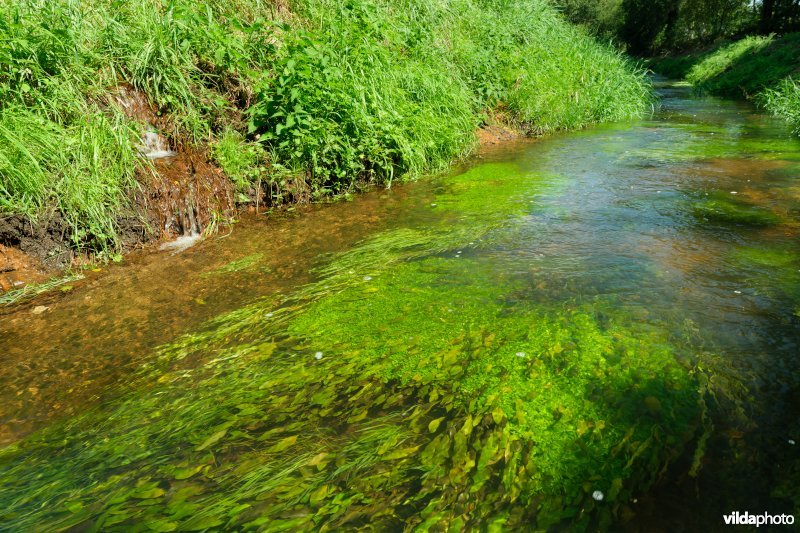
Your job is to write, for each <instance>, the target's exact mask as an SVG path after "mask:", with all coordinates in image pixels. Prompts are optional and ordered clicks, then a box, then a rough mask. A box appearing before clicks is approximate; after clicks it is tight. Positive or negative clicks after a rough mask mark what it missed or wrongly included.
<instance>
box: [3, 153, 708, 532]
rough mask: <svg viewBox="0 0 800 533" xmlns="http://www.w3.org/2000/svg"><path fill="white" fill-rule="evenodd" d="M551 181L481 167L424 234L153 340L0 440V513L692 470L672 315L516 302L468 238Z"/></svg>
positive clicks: (426, 501)
mask: <svg viewBox="0 0 800 533" xmlns="http://www.w3.org/2000/svg"><path fill="white" fill-rule="evenodd" d="M550 178H552V176H551V177H550ZM545 181H546V183H547V185H545V184H544V182H545ZM487 183H490V184H491V187H492V188H491V191H492V194H491V195H489V194H486V188H485V187H486V184H487ZM559 186H560V185H559V180H558V179H548V180H542V179H541V176H537V174H536V173H531V172H529V171H523V170H522V169H521V168H519V167H517V166H516V165H514V164H500V163H496V164H486V165H482V166H478V167H476V168H474V169H472V170H470V171H468V172H465V173H463V174H460V175H458V176H454V177H453V179H452V180H449V181H448V185H447V187H445V188H444V189H443V190H442V191H441V192H439V193H437V195H436V197H435V198H434V202H433V203H432V204H431V205H430V206H428V209H430V210H431V211H432V212H433V213H435V214H436V217H434V218H431V219H430V220H429V221H428V222H427V223H426V224H425V225H423V226H420V227H416V226H410V227H398V228H395V229H388V230H386V231H384V232H382V233H378V234H376V235H374V236H372V237H370V238H368V239H366V240H364V241H363V242H362V243H361V244H359V245H357V246H356V247H354V248H353V249H351V250H349V251H347V252H344V253H341V254H338V255H336V256H334V257H332V258H330V260H329V261H326V262H325V263H324V264H321V265H320V266H319V267H318V269H317V270H316V275H317V278H318V279H317V281H314V282H312V283H311V284H309V285H307V286H305V287H303V288H301V289H299V290H298V291H296V292H295V293H293V294H289V295H287V296H282V297H280V296H276V297H270V298H265V299H262V300H259V301H256V302H255V303H252V304H250V305H248V306H246V307H242V308H240V309H237V310H235V311H232V312H229V313H225V314H223V315H221V316H219V317H216V318H214V319H212V320H211V321H209V322H208V323H207V324H205V325H203V326H202V327H200V328H198V329H197V330H196V331H194V332H192V333H187V334H186V335H184V336H182V337H179V338H178V339H176V340H175V341H174V342H171V343H169V344H167V345H165V346H162V347H161V348H159V349H158V351H157V354H156V357H155V358H154V359H153V362H152V363H151V364H150V365H148V366H145V367H143V368H142V369H141V371H140V373H139V375H138V376H137V377H136V382H137V385H136V386H135V387H133V388H132V389H131V390H130V392H128V393H126V394H125V395H123V396H122V397H121V398H119V399H117V400H114V401H112V402H110V403H108V404H106V405H104V406H101V407H98V408H95V409H93V410H92V411H89V412H86V413H84V414H82V415H79V416H77V417H75V418H73V419H71V420H68V421H64V422H61V423H57V424H54V425H53V426H51V427H50V428H47V429H44V430H42V431H40V432H38V433H36V434H34V435H32V436H31V437H29V438H27V439H25V440H23V441H21V442H19V443H17V444H14V445H12V446H9V447H7V448H5V449H4V450H2V451H0V508H2V511H0V519H2V521H3V522H4V523H13V524H14V525H15V527H18V528H21V529H45V530H60V529H68V528H72V527H78V528H82V529H84V528H85V529H89V530H103V531H114V530H126V531H129V530H132V529H136V530H155V531H193V530H204V529H209V528H211V529H213V528H225V529H243V530H255V529H258V530H269V531H289V530H297V529H303V528H312V527H313V528H317V529H321V530H335V529H340V528H343V527H358V526H367V525H369V526H371V527H378V528H381V529H391V528H401V527H406V528H419V529H445V528H449V527H453V528H463V527H467V528H470V527H486V528H489V529H503V528H509V527H521V526H524V527H536V528H541V529H545V528H547V527H549V526H551V525H555V524H571V525H572V527H574V528H578V529H580V528H587V527H589V526H590V525H593V526H596V527H608V526H609V525H610V524H611V523H612V521H613V522H616V521H619V520H620V519H622V517H625V516H630V515H631V513H632V511H631V509H630V507H629V504H630V501H631V500H632V499H633V498H635V497H636V496H637V495H640V494H642V493H643V492H645V491H647V490H648V488H650V487H651V486H652V485H653V484H654V483H655V482H657V481H658V480H659V479H661V478H662V477H663V476H664V475H665V472H666V471H667V468H668V467H669V466H670V465H671V464H672V463H673V462H675V461H676V460H677V459H678V457H680V456H682V455H684V454H686V453H688V454H689V455H690V456H691V455H692V454H694V455H695V463H696V465H695V467H694V469H695V470H696V468H699V464H700V460H701V458H702V455H703V445H702V442H704V438H705V437H704V435H706V434H707V432H708V431H709V422H708V419H707V415H706V410H707V407H706V400H705V398H706V395H707V392H706V387H707V384H708V381H707V376H706V374H705V373H704V372H701V371H699V370H698V369H697V368H696V366H695V361H696V358H695V356H693V355H692V356H690V354H689V353H687V351H686V349H685V348H684V347H683V345H682V343H683V341H682V340H681V336H682V335H683V333H681V332H680V331H679V329H680V328H678V329H677V330H676V329H675V327H674V325H667V324H659V323H648V322H646V321H642V320H641V319H640V318H638V317H636V316H632V315H631V314H629V313H628V312H627V311H626V310H625V309H624V307H621V306H619V305H618V302H616V301H615V300H614V299H613V298H612V299H598V300H589V301H577V300H574V299H568V300H563V299H558V298H554V299H550V300H548V301H547V302H546V303H542V302H534V301H532V300H531V299H529V298H525V297H524V295H525V294H526V292H527V291H530V290H531V289H532V287H531V280H530V277H529V276H527V275H521V274H518V273H514V272H508V271H506V270H505V269H503V268H499V267H498V265H497V264H496V261H498V260H499V259H497V257H496V256H494V255H493V254H491V253H484V252H485V251H488V250H489V249H490V248H491V247H492V246H494V245H495V243H497V242H499V241H500V240H502V238H503V235H504V234H505V233H507V232H508V231H514V228H515V227H517V226H518V225H519V224H521V223H523V222H524V219H525V216H526V215H527V213H528V212H529V210H530V209H537V206H536V204H535V202H534V204H533V205H532V206H531V204H530V202H522V201H519V200H520V199H521V198H522V197H524V196H525V194H526V192H530V191H531V190H536V191H540V192H543V191H544V190H545V187H551V188H555V189H553V190H551V192H557V189H558V187H559ZM256 259H257V258H255V257H254V256H253V257H246V258H243V259H242V260H238V261H236V262H235V263H231V264H229V265H227V266H226V267H224V268H225V269H228V270H231V271H234V272H235V271H236V270H238V269H246V268H249V267H250V265H251V264H253V262H254V261H255V260H256ZM684 333H685V332H684ZM687 334H688V333H687ZM187 361H194V362H195V363H194V364H193V365H190V366H189V367H186V366H185V365H182V363H183V362H187Z"/></svg>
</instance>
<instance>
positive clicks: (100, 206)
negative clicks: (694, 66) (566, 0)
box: [0, 0, 651, 267]
mask: <svg viewBox="0 0 800 533" xmlns="http://www.w3.org/2000/svg"><path fill="white" fill-rule="evenodd" d="M0 42H2V43H3V45H2V48H0V110H1V111H2V113H1V114H0V244H5V245H14V246H19V247H21V248H22V249H23V251H26V252H28V253H31V254H33V255H36V256H37V257H39V258H41V259H43V260H44V261H45V263H47V264H49V265H54V266H61V267H63V266H65V265H68V264H69V263H70V258H71V255H73V254H74V253H75V252H82V253H92V254H94V255H95V257H100V258H103V257H105V258H117V257H118V253H119V252H120V250H121V249H122V248H123V247H126V246H127V247H130V246H133V245H135V244H136V243H139V242H142V241H145V240H147V239H151V238H154V237H155V238H158V237H161V236H170V235H175V234H178V235H180V234H186V235H190V234H195V233H199V232H203V231H205V232H206V233H213V231H214V230H215V229H216V228H217V227H218V225H219V224H220V223H222V222H225V221H226V220H228V219H230V218H231V217H233V216H235V211H236V207H237V205H241V204H243V203H245V204H246V203H256V204H258V205H259V206H264V205H267V206H275V205H280V204H284V203H294V202H306V201H309V200H320V199H324V198H328V197H332V196H337V195H342V194H346V193H349V192H353V191H355V190H357V189H359V188H360V187H362V186H365V185H370V184H378V185H390V184H391V183H392V181H394V180H400V179H409V178H414V177H417V176H419V175H420V174H422V173H427V172H432V171H437V170H441V169H443V168H445V167H446V166H447V165H449V164H450V163H451V162H453V161H455V160H458V159H460V158H462V157H464V156H465V155H466V154H468V153H469V152H470V151H471V150H472V149H473V148H474V147H475V144H476V136H475V131H476V129H478V128H479V127H481V126H482V125H484V124H488V123H493V124H494V123H499V124H502V125H506V126H508V127H511V128H516V129H520V130H522V131H524V132H527V133H534V134H538V133H545V132H551V131H555V130H562V129H575V128H581V127H584V126H586V125H589V124H593V123H597V122H603V121H613V120H619V119H625V118H631V117H636V116H640V115H641V114H642V113H643V112H645V111H647V110H648V108H649V103H650V99H651V94H650V87H649V85H648V84H647V83H646V81H645V79H644V75H643V71H642V70H640V69H638V68H637V67H635V66H634V65H633V64H632V63H630V62H628V60H626V59H625V58H624V57H623V56H622V55H621V54H619V53H618V52H616V51H615V50H613V49H611V48H610V47H607V46H604V45H601V44H599V43H598V42H596V41H595V40H593V39H592V38H590V37H589V36H588V35H586V34H584V33H583V32H581V31H580V30H578V29H577V28H575V27H572V26H571V25H569V24H568V23H567V22H565V21H564V20H562V19H561V18H560V16H559V15H558V14H556V12H555V11H554V10H553V9H552V8H551V7H550V6H549V4H548V3H547V2H545V1H544V0H514V1H512V2H506V1H498V2H476V1H472V0H452V1H450V0H448V1H447V2H440V3H434V4H432V3H430V2H425V1H417V0H408V1H403V2H400V3H398V2H387V1H383V0H375V1H373V0H355V1H346V2H345V1H334V2H330V1H325V0H296V1H294V0H292V1H290V2H282V1H277V2H261V1H256V0H234V1H219V0H213V1H208V2H190V1H187V0H169V1H161V0H136V1H133V2H118V1H115V2H101V1H87V2H73V1H69V0H57V1H54V2H41V1H38V0H23V1H20V2H2V3H0Z"/></svg>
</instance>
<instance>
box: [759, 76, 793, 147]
mask: <svg viewBox="0 0 800 533" xmlns="http://www.w3.org/2000/svg"><path fill="white" fill-rule="evenodd" d="M759 100H760V101H759V103H760V104H761V105H762V106H764V108H765V109H767V110H769V111H770V112H771V113H772V114H773V115H776V116H779V117H784V118H786V120H787V121H789V123H790V124H792V126H793V127H794V131H795V132H796V133H798V134H800V81H798V79H795V78H786V79H784V80H782V81H781V82H780V83H779V84H778V85H777V86H776V87H772V88H769V89H766V90H765V91H764V92H762V93H761V94H760V96H759Z"/></svg>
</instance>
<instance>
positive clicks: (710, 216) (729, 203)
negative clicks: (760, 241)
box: [691, 191, 781, 226]
mask: <svg viewBox="0 0 800 533" xmlns="http://www.w3.org/2000/svg"><path fill="white" fill-rule="evenodd" d="M691 212H692V215H694V216H695V217H696V218H698V219H700V220H701V221H703V222H710V223H716V224H730V225H739V226H773V225H775V224H779V223H780V222H781V219H780V218H779V217H778V216H777V215H775V214H774V213H772V212H771V211H769V210H768V209H765V208H763V207H759V206H755V205H752V204H748V203H747V202H745V201H742V200H739V199H737V198H736V197H735V196H734V195H732V194H730V193H722V192H718V191H715V192H712V193H707V194H706V195H703V196H699V195H698V197H697V198H696V199H695V200H694V201H693V203H692V207H691Z"/></svg>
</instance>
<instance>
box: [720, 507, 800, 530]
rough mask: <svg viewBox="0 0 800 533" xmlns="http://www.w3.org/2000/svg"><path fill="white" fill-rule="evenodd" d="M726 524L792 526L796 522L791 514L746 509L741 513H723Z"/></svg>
mask: <svg viewBox="0 0 800 533" xmlns="http://www.w3.org/2000/svg"><path fill="white" fill-rule="evenodd" d="M722 519H723V520H725V524H726V525H729V526H756V527H759V526H791V525H792V524H794V516H793V515H790V514H769V513H761V514H750V513H749V512H747V511H745V512H743V513H740V512H739V511H734V512H732V513H731V514H725V515H722Z"/></svg>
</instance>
